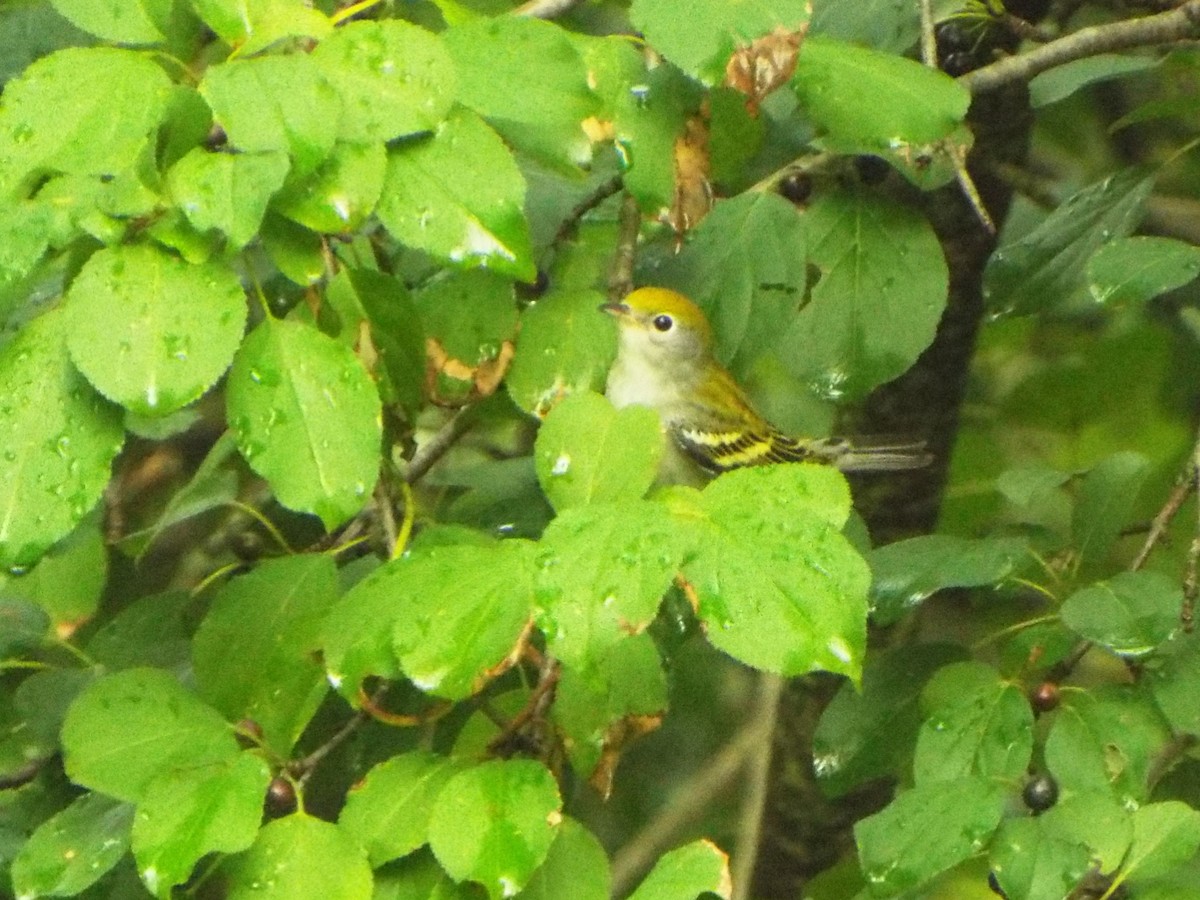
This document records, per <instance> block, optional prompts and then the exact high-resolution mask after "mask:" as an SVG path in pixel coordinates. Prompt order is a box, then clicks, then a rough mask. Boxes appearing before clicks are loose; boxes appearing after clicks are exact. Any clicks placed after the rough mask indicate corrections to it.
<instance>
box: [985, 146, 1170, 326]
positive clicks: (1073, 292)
mask: <svg viewBox="0 0 1200 900" xmlns="http://www.w3.org/2000/svg"><path fill="white" fill-rule="evenodd" d="M1154 178H1155V176H1154V175H1153V174H1149V175H1148V174H1147V173H1146V171H1145V170H1143V169H1125V170H1123V171H1121V172H1118V173H1116V174H1115V175H1110V176H1109V177H1107V178H1105V179H1104V180H1103V181H1099V182H1097V183H1095V184H1092V185H1089V186H1088V187H1086V188H1084V189H1083V190H1081V191H1079V192H1078V193H1076V194H1074V195H1072V196H1071V197H1069V198H1068V199H1067V200H1066V201H1064V202H1063V203H1061V204H1060V205H1059V206H1058V208H1057V209H1055V210H1054V212H1052V213H1051V214H1050V215H1049V216H1047V218H1046V220H1045V221H1044V222H1042V224H1041V225H1039V226H1038V227H1037V228H1035V229H1033V230H1032V231H1030V232H1029V233H1028V234H1026V235H1024V236H1023V237H1021V238H1019V239H1018V240H1015V241H1012V242H1010V243H1007V244H1005V245H1004V246H1002V247H1001V248H1000V249H999V250H997V251H996V252H995V253H993V254H992V258H991V259H990V260H989V261H988V265H987V268H986V269H985V270H984V273H983V291H984V298H985V300H986V301H987V304H988V306H989V307H990V309H991V310H992V311H993V312H994V313H996V314H998V315H1027V314H1029V313H1032V312H1040V311H1043V310H1051V309H1062V308H1064V307H1069V306H1070V305H1072V304H1078V303H1079V302H1081V300H1084V299H1090V298H1089V296H1088V294H1087V288H1086V285H1085V283H1084V282H1085V279H1084V277H1083V276H1084V271H1085V268H1086V264H1087V261H1088V260H1089V259H1091V257H1092V255H1093V254H1094V253H1095V252H1096V251H1097V250H1098V249H1099V248H1100V247H1102V246H1104V245H1105V244H1108V243H1110V242H1111V241H1113V240H1114V239H1116V238H1122V237H1125V235H1127V234H1129V233H1130V232H1131V231H1133V229H1134V228H1135V227H1136V226H1137V224H1138V222H1139V221H1141V218H1142V206H1143V204H1144V203H1145V200H1146V198H1147V197H1148V196H1149V195H1150V191H1151V190H1153V188H1154Z"/></svg>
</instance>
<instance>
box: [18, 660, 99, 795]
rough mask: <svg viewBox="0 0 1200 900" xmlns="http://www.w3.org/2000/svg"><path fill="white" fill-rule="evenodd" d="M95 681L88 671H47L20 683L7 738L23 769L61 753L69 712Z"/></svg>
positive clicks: (93, 675)
mask: <svg viewBox="0 0 1200 900" xmlns="http://www.w3.org/2000/svg"><path fill="white" fill-rule="evenodd" d="M95 677H96V675H95V673H94V672H92V671H90V670H86V669H45V670H43V671H41V672H35V673H33V674H32V675H30V676H29V677H28V678H25V679H24V680H23V681H22V682H21V684H20V686H19V687H18V688H17V689H16V691H15V692H14V693H13V698H12V699H13V702H12V709H13V712H14V713H15V715H16V724H14V726H13V727H12V729H11V731H9V733H8V735H7V737H8V742H9V745H10V746H14V745H15V746H16V747H18V748H19V750H20V753H21V757H20V767H24V766H27V765H29V763H30V762H36V761H40V760H46V759H48V758H49V757H51V756H53V755H54V754H56V753H57V752H58V748H59V743H60V735H61V733H62V723H63V719H65V718H66V715H67V708H68V707H69V706H70V705H71V703H72V702H73V701H74V700H75V698H76V697H77V696H79V692H80V691H82V690H83V689H84V688H85V687H87V686H88V685H89V684H91V683H92V681H93V680H94V679H95ZM26 777H27V776H26Z"/></svg>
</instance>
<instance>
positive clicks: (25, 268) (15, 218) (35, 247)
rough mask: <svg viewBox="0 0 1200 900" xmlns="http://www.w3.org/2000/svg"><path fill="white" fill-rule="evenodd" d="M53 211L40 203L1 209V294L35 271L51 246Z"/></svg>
mask: <svg viewBox="0 0 1200 900" xmlns="http://www.w3.org/2000/svg"><path fill="white" fill-rule="evenodd" d="M52 215H53V213H52V211H51V210H50V209H48V208H47V206H46V204H44V203H41V202H37V203H35V202H30V201H20V202H11V203H5V204H4V205H3V206H0V290H3V289H5V288H7V287H9V286H11V285H15V284H17V283H18V282H19V281H20V280H21V279H22V278H24V277H25V276H26V275H28V274H29V273H30V271H32V270H33V268H34V266H36V265H37V264H38V261H39V260H41V258H42V255H43V254H44V253H45V252H46V248H47V247H48V246H49V244H50V232H51V227H52Z"/></svg>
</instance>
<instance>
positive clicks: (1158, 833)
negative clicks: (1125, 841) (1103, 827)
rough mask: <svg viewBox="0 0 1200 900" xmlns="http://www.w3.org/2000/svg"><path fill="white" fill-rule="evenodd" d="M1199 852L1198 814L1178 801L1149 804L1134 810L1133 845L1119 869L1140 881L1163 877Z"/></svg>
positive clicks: (1199, 822)
mask: <svg viewBox="0 0 1200 900" xmlns="http://www.w3.org/2000/svg"><path fill="white" fill-rule="evenodd" d="M1197 849H1200V812H1197V811H1196V810H1194V809H1192V808H1191V807H1189V806H1187V805H1186V804H1184V803H1180V802H1179V801H1178V800H1168V801H1166V802H1165V803H1148V804H1146V805H1145V806H1141V807H1138V808H1137V809H1135V810H1134V811H1133V843H1131V844H1130V845H1129V855H1128V856H1126V857H1125V862H1124V863H1123V864H1122V866H1121V872H1122V874H1123V875H1125V876H1127V877H1128V876H1133V877H1136V878H1139V879H1142V878H1152V877H1154V876H1155V875H1164V874H1166V873H1168V872H1170V871H1171V870H1172V869H1174V868H1176V867H1177V866H1181V865H1183V864H1184V863H1186V862H1187V861H1188V860H1189V859H1191V858H1192V857H1193V856H1195V854H1196V851H1197Z"/></svg>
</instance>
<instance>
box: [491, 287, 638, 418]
mask: <svg viewBox="0 0 1200 900" xmlns="http://www.w3.org/2000/svg"><path fill="white" fill-rule="evenodd" d="M603 302H604V297H603V296H602V295H601V294H599V293H597V292H596V291H569V292H568V291H551V292H550V293H549V294H548V295H547V296H545V297H542V298H541V299H539V300H538V302H537V303H534V304H532V305H531V306H529V307H527V308H526V309H525V311H524V312H522V313H521V331H520V336H519V337H518V339H517V354H516V356H515V357H514V358H513V363H512V367H511V368H510V369H509V372H508V376H507V377H506V378H505V384H506V385H507V387H508V394H509V396H510V397H512V398H513V400H514V401H515V402H516V403H517V405H518V406H520V407H521V408H522V409H524V410H525V411H526V412H530V413H533V414H534V415H535V416H538V417H539V418H545V417H546V414H547V413H548V412H550V410H551V408H553V407H554V405H555V404H556V403H557V402H558V401H559V400H560V399H562V397H563V396H564V395H567V394H574V393H578V392H580V391H588V390H600V389H602V388H603V386H604V379H605V376H606V374H607V373H608V369H609V366H610V365H612V361H613V358H614V357H615V356H616V325H615V323H614V322H613V321H612V320H611V319H610V318H609V317H608V316H601V315H600V313H599V312H598V311H597V307H598V306H599V305H600V304H601V303H603Z"/></svg>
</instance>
